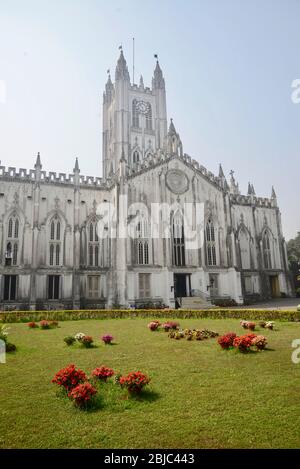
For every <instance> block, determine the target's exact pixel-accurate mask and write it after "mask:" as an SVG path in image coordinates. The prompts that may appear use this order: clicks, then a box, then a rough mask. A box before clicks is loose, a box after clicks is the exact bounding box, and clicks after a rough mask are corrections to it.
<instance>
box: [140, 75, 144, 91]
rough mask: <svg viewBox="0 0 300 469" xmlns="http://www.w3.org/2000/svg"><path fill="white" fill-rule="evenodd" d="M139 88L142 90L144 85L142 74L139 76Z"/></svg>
mask: <svg viewBox="0 0 300 469" xmlns="http://www.w3.org/2000/svg"><path fill="white" fill-rule="evenodd" d="M140 88H141V89H142V90H143V89H144V88H145V87H144V80H143V75H141V76H140Z"/></svg>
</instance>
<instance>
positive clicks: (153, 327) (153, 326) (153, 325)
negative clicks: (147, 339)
mask: <svg viewBox="0 0 300 469" xmlns="http://www.w3.org/2000/svg"><path fill="white" fill-rule="evenodd" d="M159 324H160V323H159V322H158V321H151V322H149V324H148V328H149V329H150V331H156V330H157V329H158V327H159Z"/></svg>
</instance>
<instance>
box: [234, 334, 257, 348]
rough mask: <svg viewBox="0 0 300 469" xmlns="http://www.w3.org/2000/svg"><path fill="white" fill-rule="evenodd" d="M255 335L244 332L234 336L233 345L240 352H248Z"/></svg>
mask: <svg viewBox="0 0 300 469" xmlns="http://www.w3.org/2000/svg"><path fill="white" fill-rule="evenodd" d="M255 337H256V335H255V334H246V335H241V336H240V337H236V338H235V339H234V341H233V346H234V347H236V348H237V349H238V350H239V351H240V352H249V350H250V347H251V345H252V340H253V339H254V338H255Z"/></svg>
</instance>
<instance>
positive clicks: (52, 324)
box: [49, 321, 58, 327]
mask: <svg viewBox="0 0 300 469" xmlns="http://www.w3.org/2000/svg"><path fill="white" fill-rule="evenodd" d="M49 324H50V327H57V326H58V321H50V323H49Z"/></svg>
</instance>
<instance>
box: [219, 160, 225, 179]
mask: <svg viewBox="0 0 300 469" xmlns="http://www.w3.org/2000/svg"><path fill="white" fill-rule="evenodd" d="M224 177H225V176H224V171H223V168H222V165H221V163H220V164H219V178H224Z"/></svg>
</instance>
